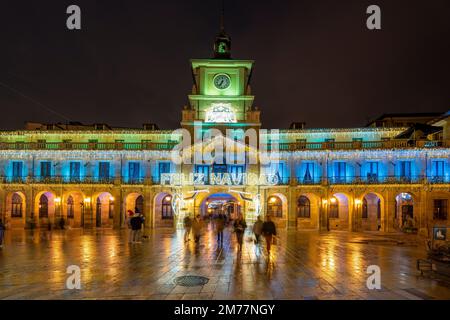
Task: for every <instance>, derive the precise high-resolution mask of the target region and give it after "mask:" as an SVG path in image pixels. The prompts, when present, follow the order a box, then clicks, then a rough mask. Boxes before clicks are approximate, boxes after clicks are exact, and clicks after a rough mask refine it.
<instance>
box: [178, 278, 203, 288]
mask: <svg viewBox="0 0 450 320" xmlns="http://www.w3.org/2000/svg"><path fill="white" fill-rule="evenodd" d="M208 281H209V279H208V278H206V277H201V276H181V277H176V278H175V280H174V283H175V284H177V285H179V286H183V287H195V286H203V285H205V284H207V283H208Z"/></svg>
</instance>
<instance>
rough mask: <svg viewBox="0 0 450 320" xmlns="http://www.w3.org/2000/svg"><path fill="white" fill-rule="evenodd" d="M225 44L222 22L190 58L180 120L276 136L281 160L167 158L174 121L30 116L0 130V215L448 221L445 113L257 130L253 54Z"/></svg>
mask: <svg viewBox="0 0 450 320" xmlns="http://www.w3.org/2000/svg"><path fill="white" fill-rule="evenodd" d="M230 48H231V41H230V39H229V37H228V36H227V35H226V34H225V33H224V32H221V34H219V36H218V37H217V38H216V42H215V50H214V57H213V58H211V59H194V60H192V61H191V67H192V75H193V79H194V84H193V88H192V92H191V93H190V94H189V96H188V98H189V104H188V105H187V106H185V107H184V108H183V109H182V108H180V112H181V116H182V119H181V128H184V129H186V131H187V132H190V133H191V134H192V136H193V137H194V136H195V135H196V134H197V135H198V132H200V133H202V132H203V131H204V130H207V129H208V128H215V129H218V130H221V131H222V132H224V131H225V130H226V129H232V130H235V131H234V132H236V134H237V135H239V134H242V132H245V131H246V130H253V132H256V133H257V134H258V137H259V139H261V141H268V143H267V145H272V144H274V143H276V144H277V146H278V150H279V151H278V155H279V161H278V162H275V163H269V164H261V163H247V162H244V163H240V164H236V163H227V161H223V163H216V162H214V163H210V164H194V163H191V164H189V163H187V164H186V163H181V164H178V163H174V162H173V161H172V158H171V150H172V149H173V148H174V147H175V146H177V145H178V144H179V143H180V140H181V137H182V135H181V131H180V130H178V131H176V132H173V131H167V130H158V128H157V127H156V126H155V125H144V127H143V128H142V129H115V128H111V127H109V126H107V125H104V124H96V125H91V126H87V125H82V124H79V123H69V124H52V125H46V124H38V123H28V124H27V126H26V128H25V129H24V130H20V131H2V132H0V175H1V178H0V179H1V180H0V183H1V189H0V215H1V217H2V218H3V219H4V220H6V221H7V222H8V223H9V225H10V226H11V227H12V228H25V227H27V226H28V225H29V223H30V222H31V221H35V222H36V223H37V225H38V226H41V227H42V226H46V225H47V224H48V223H53V224H55V225H57V224H58V221H59V219H60V218H61V217H64V219H65V221H66V224H67V225H70V226H71V227H74V228H82V227H83V228H121V227H125V219H126V215H127V211H128V210H133V211H137V212H140V213H143V214H144V215H145V216H146V227H148V228H164V227H165V228H170V227H176V226H177V222H180V221H181V219H180V218H181V217H182V216H184V215H186V214H190V215H197V214H201V215H202V216H207V215H209V214H214V213H216V212H217V211H225V212H226V213H227V214H230V215H232V216H235V215H236V214H239V213H241V214H243V215H244V216H245V218H246V219H247V220H248V221H249V222H251V221H252V220H254V219H255V217H256V216H257V215H262V216H264V215H266V214H270V215H271V216H272V217H273V219H274V220H275V222H276V223H277V225H278V227H280V228H284V227H285V228H297V229H316V230H317V229H318V230H327V229H331V230H334V229H339V230H349V231H364V230H371V231H384V232H391V231H399V230H404V231H405V230H410V231H411V230H412V231H415V230H417V231H419V232H423V231H426V230H429V228H430V227H431V226H433V225H448V218H449V215H448V202H449V200H450V192H449V191H450V166H449V155H450V131H449V114H448V113H444V114H411V115H399V114H393V115H385V116H383V117H380V118H379V119H377V120H375V121H374V122H372V123H370V124H369V125H368V126H366V127H362V128H350V129H306V128H304V126H303V125H302V124H301V123H294V124H293V125H291V128H290V129H280V130H278V133H276V131H270V130H269V131H265V132H263V131H262V128H264V127H263V126H262V124H261V122H260V110H259V109H258V108H256V107H255V106H254V105H253V100H254V96H253V95H252V92H251V90H250V80H251V75H252V70H253V61H250V60H236V59H231V57H230ZM269 107H274V106H269ZM181 109H182V110H181ZM200 126H201V128H202V129H201V130H200V131H198V130H195V129H196V127H200ZM226 139H227V138H226ZM243 141H244V150H245V152H248V151H249V150H250V148H251V147H250V146H248V145H246V140H245V139H244V140H243ZM261 141H260V142H261ZM197 143H198V142H197ZM200 143H201V142H200ZM261 145H262V144H261V143H259V147H261ZM192 147H193V149H195V147H198V145H196V142H195V140H194V139H193V141H192ZM266 147H267V146H266ZM200 148H202V146H200ZM253 151H255V150H253ZM256 152H258V150H256ZM199 176H201V177H202V179H197V178H198V177H199ZM186 177H187V178H186ZM192 177H194V179H193V180H192V179H190V178H192ZM252 177H253V178H255V177H256V178H257V179H256V180H257V181H252V182H251V181H250V180H251V179H253V178H252ZM260 177H264V178H267V179H266V180H264V179H260ZM196 180H199V181H196ZM253 180H254V179H253ZM261 180H264V181H261Z"/></svg>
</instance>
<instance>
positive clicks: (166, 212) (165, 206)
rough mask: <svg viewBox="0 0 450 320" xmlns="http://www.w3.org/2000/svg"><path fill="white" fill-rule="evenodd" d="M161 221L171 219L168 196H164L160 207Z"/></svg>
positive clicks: (170, 206)
mask: <svg viewBox="0 0 450 320" xmlns="http://www.w3.org/2000/svg"><path fill="white" fill-rule="evenodd" d="M161 214H162V219H173V209H172V197H171V196H170V195H167V196H164V198H163V199H162V205H161Z"/></svg>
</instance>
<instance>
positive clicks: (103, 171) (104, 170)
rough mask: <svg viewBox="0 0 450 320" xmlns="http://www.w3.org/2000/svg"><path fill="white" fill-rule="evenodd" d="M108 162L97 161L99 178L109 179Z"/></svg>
mask: <svg viewBox="0 0 450 320" xmlns="http://www.w3.org/2000/svg"><path fill="white" fill-rule="evenodd" d="M109 167H110V165H109V162H105V161H102V162H99V164H98V178H99V180H109V169H110V168H109Z"/></svg>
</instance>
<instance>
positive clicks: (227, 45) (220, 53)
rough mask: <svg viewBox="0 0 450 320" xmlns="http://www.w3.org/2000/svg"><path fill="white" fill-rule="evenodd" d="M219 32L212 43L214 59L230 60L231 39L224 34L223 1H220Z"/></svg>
mask: <svg viewBox="0 0 450 320" xmlns="http://www.w3.org/2000/svg"><path fill="white" fill-rule="evenodd" d="M221 5H222V6H221V11H220V32H219V34H218V35H217V36H216V40H215V41H214V58H216V59H230V58H231V38H230V37H229V36H228V35H227V33H226V32H225V0H221Z"/></svg>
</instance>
